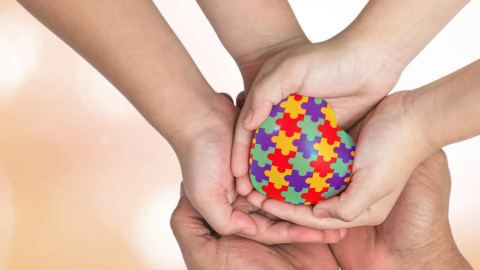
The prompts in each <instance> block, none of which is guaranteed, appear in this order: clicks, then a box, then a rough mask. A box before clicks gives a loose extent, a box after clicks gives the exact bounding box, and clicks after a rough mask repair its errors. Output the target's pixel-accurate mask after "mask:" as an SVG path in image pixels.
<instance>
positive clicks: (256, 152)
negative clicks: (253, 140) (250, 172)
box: [250, 144, 275, 167]
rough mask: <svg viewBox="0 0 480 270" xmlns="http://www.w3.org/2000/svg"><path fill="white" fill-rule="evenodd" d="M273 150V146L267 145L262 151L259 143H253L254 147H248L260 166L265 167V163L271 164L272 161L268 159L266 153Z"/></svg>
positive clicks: (270, 152)
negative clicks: (266, 148) (265, 149)
mask: <svg viewBox="0 0 480 270" xmlns="http://www.w3.org/2000/svg"><path fill="white" fill-rule="evenodd" d="M273 152H275V148H273V147H269V148H268V150H267V151H263V150H262V146H261V145H260V144H255V147H254V148H253V149H250V153H251V154H252V155H253V157H255V160H256V161H257V162H258V166H260V167H265V164H272V161H271V160H270V159H268V154H272V153H273Z"/></svg>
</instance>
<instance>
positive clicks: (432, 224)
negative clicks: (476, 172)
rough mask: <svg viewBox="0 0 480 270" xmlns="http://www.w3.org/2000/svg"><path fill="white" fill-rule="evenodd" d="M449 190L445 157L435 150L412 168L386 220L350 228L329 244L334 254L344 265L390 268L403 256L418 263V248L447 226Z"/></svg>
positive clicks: (433, 239)
mask: <svg viewBox="0 0 480 270" xmlns="http://www.w3.org/2000/svg"><path fill="white" fill-rule="evenodd" d="M449 192H450V176H449V172H448V168H447V163H446V157H445V155H444V153H443V152H437V153H435V154H434V155H432V156H431V157H430V158H429V159H428V160H426V161H425V162H424V163H422V164H421V165H420V166H418V167H417V169H416V170H415V171H414V172H413V174H412V175H411V177H410V179H409V180H408V182H407V184H406V186H405V189H404V190H403V192H402V194H401V196H400V197H399V199H398V201H397V203H396V204H395V206H394V208H393V209H392V212H391V213H390V215H389V216H388V218H387V219H386V220H385V222H383V223H382V224H380V225H378V226H375V227H358V228H352V229H349V231H348V235H347V237H346V238H345V239H344V240H343V241H341V242H339V243H337V244H334V245H331V247H332V250H333V252H334V254H335V257H336V258H337V260H338V261H339V263H340V265H341V266H342V267H344V268H362V267H365V266H367V265H368V267H369V268H371V269H378V268H386V269H393V268H395V267H397V266H400V265H402V264H403V266H405V262H402V261H401V260H402V259H404V260H406V261H409V262H411V263H419V261H418V259H419V258H420V259H422V258H421V256H422V254H423V253H422V250H421V249H422V248H427V247H428V245H429V244H430V243H431V242H432V241H435V240H437V239H438V236H439V235H444V232H445V231H446V230H447V231H448V229H449V227H448V226H449V225H448V196H449ZM427 254H428V253H427ZM416 259H417V260H416Z"/></svg>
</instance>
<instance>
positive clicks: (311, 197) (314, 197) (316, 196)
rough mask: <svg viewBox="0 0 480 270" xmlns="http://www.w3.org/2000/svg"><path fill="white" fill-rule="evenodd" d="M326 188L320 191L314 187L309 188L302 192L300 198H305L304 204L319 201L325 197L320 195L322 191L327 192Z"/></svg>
mask: <svg viewBox="0 0 480 270" xmlns="http://www.w3.org/2000/svg"><path fill="white" fill-rule="evenodd" d="M327 191H328V188H327V187H325V188H323V189H322V190H321V191H319V192H317V191H315V189H314V188H309V189H308V192H307V193H303V194H302V196H301V197H302V198H304V199H305V204H309V203H310V204H315V203H317V202H319V201H323V200H325V197H323V196H322V194H323V193H324V192H327Z"/></svg>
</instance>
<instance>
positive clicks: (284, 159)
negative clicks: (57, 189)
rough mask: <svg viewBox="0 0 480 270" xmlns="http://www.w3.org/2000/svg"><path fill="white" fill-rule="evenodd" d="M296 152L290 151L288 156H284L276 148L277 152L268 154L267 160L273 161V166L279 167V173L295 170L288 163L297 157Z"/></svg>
mask: <svg viewBox="0 0 480 270" xmlns="http://www.w3.org/2000/svg"><path fill="white" fill-rule="evenodd" d="M295 154H296V152H295V151H290V153H288V155H286V156H285V155H283V154H282V150H281V149H278V148H275V152H273V153H270V154H268V156H267V158H268V159H270V160H271V161H272V166H277V168H278V172H281V173H283V172H285V170H286V169H290V170H291V169H293V165H292V164H290V163H289V162H288V160H289V159H291V158H294V157H295Z"/></svg>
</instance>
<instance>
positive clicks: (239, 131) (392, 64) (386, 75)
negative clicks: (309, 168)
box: [232, 34, 403, 195]
mask: <svg viewBox="0 0 480 270" xmlns="http://www.w3.org/2000/svg"><path fill="white" fill-rule="evenodd" d="M402 70H403V65H402V64H400V63H399V62H396V61H394V60H392V59H389V58H387V57H386V56H385V55H384V54H383V53H382V52H381V51H379V50H375V47H374V46H371V45H370V44H362V43H361V42H360V41H358V40H353V39H351V38H350V39H348V38H346V37H344V36H343V35H342V34H339V35H337V36H336V37H334V38H332V39H330V40H327V41H325V42H320V43H316V44H311V43H309V42H307V43H305V42H302V43H299V44H295V45H294V46H292V47H288V48H285V49H283V50H282V51H281V52H279V53H277V54H276V55H274V56H273V57H271V58H269V59H268V60H267V61H266V62H265V63H264V64H263V67H262V68H261V69H260V71H259V72H258V75H257V77H256V79H255V81H254V83H253V86H252V88H251V90H250V91H248V89H247V90H246V91H245V92H246V100H245V104H244V106H243V108H242V110H241V113H240V116H239V120H238V122H237V125H236V129H235V138H234V144H233V150H232V172H233V175H234V176H235V177H237V190H238V192H239V193H240V194H242V195H247V194H248V193H249V192H250V191H251V190H252V185H251V183H250V178H249V175H248V157H249V151H250V144H251V140H252V136H253V131H254V130H255V129H257V128H258V127H259V126H260V125H261V124H262V123H263V121H264V120H265V119H266V118H267V117H268V115H269V113H270V111H271V109H272V106H274V105H276V104H278V103H279V102H280V101H281V100H282V99H284V98H286V97H287V96H288V95H289V94H292V93H297V94H300V95H306V96H314V97H321V98H324V99H326V100H327V101H328V102H329V104H330V105H331V106H332V107H333V109H334V111H335V113H336V116H337V119H338V122H339V125H340V127H342V128H343V129H347V128H349V127H350V126H351V125H352V124H353V123H355V122H357V121H358V120H359V119H360V118H361V117H363V116H364V115H365V114H366V113H367V112H368V111H369V110H370V109H371V108H372V107H373V106H375V105H376V104H377V103H378V102H379V101H380V100H381V99H382V98H383V97H385V96H386V95H387V94H388V93H389V92H390V90H391V89H392V88H393V87H394V85H395V84H396V82H397V80H398V78H399V76H400V74H401V72H402Z"/></svg>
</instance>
